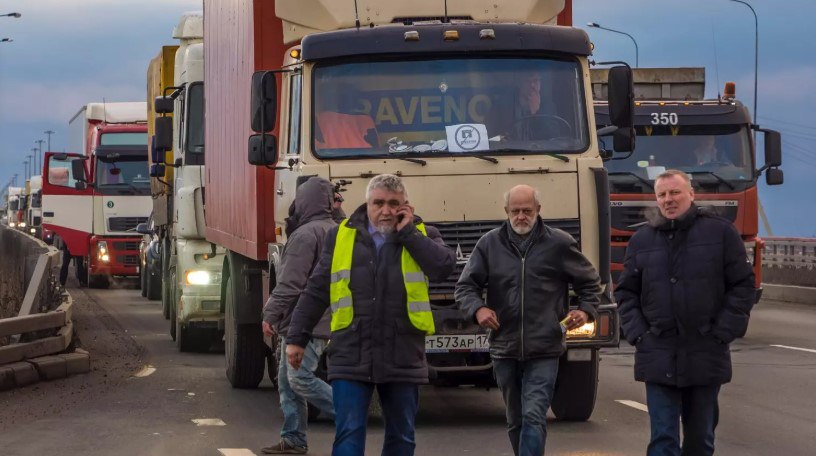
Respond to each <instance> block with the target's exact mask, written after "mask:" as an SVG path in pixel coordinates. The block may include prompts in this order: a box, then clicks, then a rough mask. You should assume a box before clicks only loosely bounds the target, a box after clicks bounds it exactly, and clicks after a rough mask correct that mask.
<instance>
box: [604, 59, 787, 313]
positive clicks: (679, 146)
mask: <svg viewBox="0 0 816 456" xmlns="http://www.w3.org/2000/svg"><path fill="white" fill-rule="evenodd" d="M605 80H606V74H605V72H604V70H593V73H592V82H593V95H594V97H595V100H596V103H595V119H596V123H597V125H598V126H602V125H608V124H609V115H608V106H607V104H606V103H605V102H604V101H599V100H603V99H604V98H605V93H604V92H605V83H604V81H605ZM634 86H635V97H636V98H635V129H636V133H637V147H636V148H635V151H634V152H631V153H627V154H611V153H610V154H609V156H608V157H607V160H606V161H605V167H606V169H607V170H608V172H609V185H610V204H611V208H610V215H611V225H612V227H611V235H612V249H611V250H612V253H611V260H612V277H613V280H614V281H615V282H617V277H618V275H620V273H621V271H622V270H623V259H624V255H625V253H626V245H627V243H628V242H629V238H630V237H631V236H632V235H633V234H634V232H635V231H636V230H637V228H638V227H639V226H640V225H642V224H643V223H645V220H646V219H648V218H649V217H650V214H653V213H656V211H657V205H656V203H655V198H654V178H655V177H656V176H657V175H658V174H660V173H661V172H663V171H665V170H666V169H672V168H673V169H679V170H682V171H685V172H686V173H688V174H689V175H690V176H691V178H692V184H693V187H694V192H695V195H696V196H695V202H696V204H697V205H698V206H701V207H707V208H709V210H713V211H716V212H717V213H718V214H719V215H720V216H722V217H725V218H727V219H728V220H730V221H731V222H733V223H734V226H735V227H736V228H737V230H738V231H739V233H740V234H741V235H742V239H743V241H744V243H745V248H746V252H747V261H748V262H749V263H751V264H752V265H753V267H754V273H755V274H756V290H757V293H756V301H757V302H759V299H760V297H761V295H762V286H761V284H762V246H763V245H764V241H763V240H762V239H761V238H760V237H759V220H758V219H759V217H758V213H759V211H760V203H759V188H758V185H757V184H758V182H759V181H758V180H759V177H760V176H761V175H762V173H763V172H764V173H765V181H766V183H767V184H768V185H779V184H782V182H783V174H782V170H780V169H779V166H780V165H781V164H782V152H781V136H780V134H779V133H778V132H776V131H773V130H768V129H764V128H760V127H759V126H758V125H754V124H753V123H752V122H751V115H750V113H749V111H748V108H747V107H746V106H745V105H743V104H742V103H741V102H740V101H739V100H737V99H736V98H735V97H736V93H735V92H736V90H735V86H734V84H733V83H727V84H726V86H725V91H724V92H723V95H722V96H719V97H717V98H714V99H705V97H704V90H705V69H704V68H636V69H634ZM754 132H759V133H762V134H763V135H764V149H765V160H764V165H762V166H759V164H758V163H757V157H756V142H755V134H752V133H754ZM613 140H614V139H613V138H612V137H611V136H606V137H602V138H601V141H602V144H601V147H604V143H605V145H606V148H607V149H611V147H612V142H613Z"/></svg>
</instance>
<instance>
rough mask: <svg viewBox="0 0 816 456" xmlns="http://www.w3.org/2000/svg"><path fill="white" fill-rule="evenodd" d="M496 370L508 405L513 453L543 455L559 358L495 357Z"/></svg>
mask: <svg viewBox="0 0 816 456" xmlns="http://www.w3.org/2000/svg"><path fill="white" fill-rule="evenodd" d="M493 372H494V374H495V375H496V383H497V384H498V385H499V389H500V390H501V392H502V397H503V398H504V406H505V407H506V408H507V412H506V413H507V434H508V435H509V437H510V444H511V445H512V446H513V453H514V454H515V455H516V456H541V455H542V454H544V446H545V444H546V442H547V410H549V408H550V403H551V402H552V398H553V393H554V392H555V380H556V379H557V377H558V358H538V359H531V360H527V361H518V360H515V359H498V358H494V359H493Z"/></svg>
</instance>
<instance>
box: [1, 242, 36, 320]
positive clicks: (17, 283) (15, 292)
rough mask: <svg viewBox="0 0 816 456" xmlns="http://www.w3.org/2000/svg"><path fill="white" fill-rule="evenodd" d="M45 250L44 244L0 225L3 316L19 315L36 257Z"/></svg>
mask: <svg viewBox="0 0 816 456" xmlns="http://www.w3.org/2000/svg"><path fill="white" fill-rule="evenodd" d="M46 252H48V245H46V244H45V243H43V242H40V241H38V240H36V239H34V238H33V237H31V236H29V235H27V234H25V233H22V232H20V231H17V230H13V229H11V228H8V227H7V226H0V318H6V317H12V316H15V315H17V314H18V312H19V311H20V307H21V306H22V304H23V298H24V297H25V292H26V289H27V288H28V284H29V282H30V281H31V277H32V276H33V275H34V269H35V268H36V266H37V260H38V259H39V258H40V256H41V255H42V254H43V253H46Z"/></svg>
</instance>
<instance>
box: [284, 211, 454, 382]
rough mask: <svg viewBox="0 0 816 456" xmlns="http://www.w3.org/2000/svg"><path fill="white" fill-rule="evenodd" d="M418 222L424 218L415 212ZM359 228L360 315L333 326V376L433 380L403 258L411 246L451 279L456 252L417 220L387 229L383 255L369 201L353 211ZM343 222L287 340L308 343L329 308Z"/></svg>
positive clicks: (355, 284) (354, 271) (356, 281)
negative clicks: (411, 309)
mask: <svg viewBox="0 0 816 456" xmlns="http://www.w3.org/2000/svg"><path fill="white" fill-rule="evenodd" d="M415 222H416V223H418V222H419V220H418V218H415ZM348 226H349V227H351V228H354V229H356V230H357V234H356V236H355V238H354V257H353V258H352V263H351V283H350V286H349V287H350V288H351V294H352V300H353V302H354V304H353V305H354V319H353V320H352V323H351V326H349V327H348V328H345V329H342V330H340V331H334V332H332V333H331V340H330V342H329V347H328V364H329V372H328V373H329V380H334V379H345V380H356V381H361V382H369V383H391V382H404V383H427V382H428V365H427V362H426V360H425V334H424V333H423V332H421V331H419V330H417V329H416V328H414V326H413V325H412V324H411V322H410V320H409V319H408V310H407V303H406V294H405V283H404V281H403V277H402V267H401V265H400V259H401V255H402V248H403V246H404V247H405V248H407V249H408V252H409V253H410V254H411V256H412V257H413V258H414V260H416V262H417V263H418V264H419V266H420V267H421V268H422V271H423V272H424V273H425V275H427V276H428V278H429V279H430V281H431V282H433V281H441V280H443V279H446V278H447V277H448V276H449V275H450V273H451V272H453V268H454V266H455V264H456V257H455V254H454V252H453V250H451V249H450V248H449V247H447V246H446V245H445V244H444V242H443V241H442V236H441V235H440V234H439V230H437V229H436V228H434V227H432V226H427V227H426V231H427V233H428V235H427V236H424V235H423V234H422V233H420V232H419V230H417V229H416V226H415V225H408V226H406V227H404V228H403V229H402V230H400V231H398V232H397V233H394V234H392V235H389V236H387V238H386V242H385V244H384V245H383V246H382V247H381V249H380V252H379V255H377V251H376V248H375V247H374V240H373V239H372V238H371V235H370V234H369V233H368V215H367V213H366V206H365V205H362V206H361V207H359V208H358V209H357V210H356V211H355V212H354V214H352V215H351V217H350V218H349V222H348ZM336 239H337V228H334V229H332V230H331V231H329V234H328V236H327V237H326V242H325V247H324V248H323V254H322V255H321V258H320V261H319V262H318V264H317V267H316V268H315V270H314V272H313V273H312V276H311V277H310V278H309V282H308V284H307V285H306V289H305V290H304V291H303V294H302V295H301V297H300V299H299V300H298V304H297V306H296V307H295V312H294V314H293V315H292V321H291V323H290V325H289V333H288V336H287V338H286V343H287V344H295V345H299V346H301V347H305V346H306V344H307V343H308V342H309V339H310V338H311V331H312V328H313V327H314V326H315V324H317V322H318V320H320V317H321V316H322V315H323V312H325V311H326V308H328V307H329V283H330V281H331V279H330V276H331V262H332V255H333V254H334V246H335V241H336Z"/></svg>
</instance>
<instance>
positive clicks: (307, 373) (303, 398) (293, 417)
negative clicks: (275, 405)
mask: <svg viewBox="0 0 816 456" xmlns="http://www.w3.org/2000/svg"><path fill="white" fill-rule="evenodd" d="M325 349H326V341H325V340H323V339H313V340H312V341H311V342H309V344H308V345H306V350H305V351H304V353H303V362H302V364H301V366H300V369H297V370H295V369H292V367H291V366H290V365H289V363H288V362H287V361H286V344H285V343H284V342H283V339H281V340H280V350H281V354H280V363H279V364H278V393H279V394H280V405H281V411H283V426H282V427H281V432H280V435H281V439H283V440H286V441H287V442H289V444H291V445H296V446H307V444H306V430H307V429H308V426H309V425H308V418H309V408H308V405H307V402H308V403H311V404H312V405H314V406H315V407H317V408H318V409H320V411H321V412H323V413H325V414H326V415H328V416H332V417H333V416H334V408H333V407H332V390H331V386H329V385H328V384H327V383H326V382H324V381H323V380H321V379H319V378H317V377H315V374H314V372H315V370H316V369H317V365H318V363H319V362H320V356H321V355H322V354H323V351H324V350H325Z"/></svg>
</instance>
